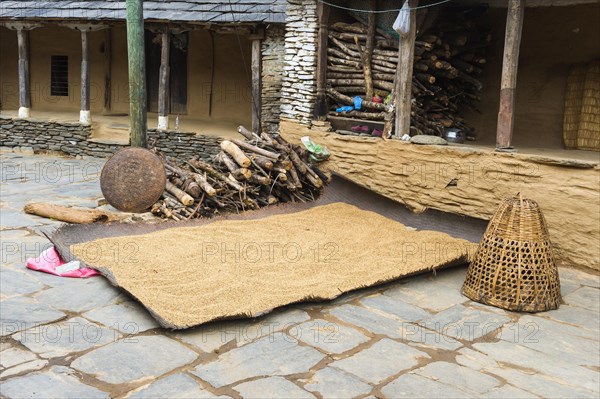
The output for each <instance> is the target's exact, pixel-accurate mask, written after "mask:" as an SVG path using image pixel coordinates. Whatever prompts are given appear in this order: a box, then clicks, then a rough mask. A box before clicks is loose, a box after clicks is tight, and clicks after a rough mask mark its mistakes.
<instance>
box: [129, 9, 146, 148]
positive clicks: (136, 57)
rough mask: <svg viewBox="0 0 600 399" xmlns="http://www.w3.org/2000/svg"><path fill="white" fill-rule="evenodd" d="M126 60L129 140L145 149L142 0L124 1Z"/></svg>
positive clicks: (144, 71) (144, 69)
mask: <svg viewBox="0 0 600 399" xmlns="http://www.w3.org/2000/svg"><path fill="white" fill-rule="evenodd" d="M125 5H126V7H127V59H128V62H129V114H130V125H131V128H130V129H131V130H130V140H131V145H132V146H135V147H143V148H145V147H147V145H148V143H147V138H146V135H147V130H148V121H147V119H146V118H147V115H146V109H147V104H146V64H145V51H144V10H143V7H142V0H126V3H125Z"/></svg>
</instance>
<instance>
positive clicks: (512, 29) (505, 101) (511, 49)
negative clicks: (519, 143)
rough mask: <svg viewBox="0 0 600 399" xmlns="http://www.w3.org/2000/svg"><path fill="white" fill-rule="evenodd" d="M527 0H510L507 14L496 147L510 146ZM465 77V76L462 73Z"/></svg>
mask: <svg viewBox="0 0 600 399" xmlns="http://www.w3.org/2000/svg"><path fill="white" fill-rule="evenodd" d="M524 13H525V0H510V1H509V3H508V10H507V16H506V36H505V40H504V58H503V61H502V80H501V83H500V107H499V110H498V127H497V131H496V148H500V149H501V148H509V147H510V146H511V144H512V135H513V130H514V122H515V113H514V106H515V93H516V87H517V70H518V66H519V47H520V45H521V32H522V29H523V15H524ZM461 77H462V78H463V79H464V77H463V76H462V75H461Z"/></svg>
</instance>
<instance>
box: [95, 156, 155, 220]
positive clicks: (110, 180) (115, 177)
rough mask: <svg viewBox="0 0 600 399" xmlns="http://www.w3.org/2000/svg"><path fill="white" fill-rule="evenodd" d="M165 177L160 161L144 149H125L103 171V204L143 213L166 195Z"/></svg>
mask: <svg viewBox="0 0 600 399" xmlns="http://www.w3.org/2000/svg"><path fill="white" fill-rule="evenodd" d="M166 183H167V176H166V173H165V167H164V165H163V163H162V161H161V160H160V158H159V157H158V156H157V155H156V154H154V153H153V152H151V151H149V150H146V149H144V148H135V147H129V148H124V149H122V150H120V151H119V152H117V153H116V154H115V155H113V156H112V157H111V158H110V159H109V160H108V161H107V162H106V164H105V165H104V168H102V174H101V175H100V188H101V190H102V194H103V195H104V198H105V199H106V201H108V203H109V204H111V205H112V206H113V207H115V208H116V209H118V210H120V211H124V212H143V211H145V210H146V209H148V208H150V207H151V206H152V205H153V204H154V203H155V202H156V201H158V200H159V198H160V196H161V195H162V193H163V192H164V191H165V185H166Z"/></svg>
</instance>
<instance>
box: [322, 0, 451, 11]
mask: <svg viewBox="0 0 600 399" xmlns="http://www.w3.org/2000/svg"><path fill="white" fill-rule="evenodd" d="M450 1H452V0H442V1H439V2H437V3H433V4H427V5H424V6H417V7H412V8H409V10H420V9H422V8H429V7H435V6H439V5H440V4H444V3H448V2H450ZM319 2H320V3H323V4H326V5H328V6H330V7H334V8H340V9H342V10H346V11H356V12H364V13H365V14H383V13H386V12H399V11H402V9H401V8H392V9H389V10H364V9H363V10H361V9H359V8H350V7H344V6H339V5H337V4H333V3H329V2H327V1H325V0H319Z"/></svg>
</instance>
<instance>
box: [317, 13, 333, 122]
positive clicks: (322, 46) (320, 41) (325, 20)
mask: <svg viewBox="0 0 600 399" xmlns="http://www.w3.org/2000/svg"><path fill="white" fill-rule="evenodd" d="M329 11H330V7H329V6H328V5H327V4H325V3H323V2H320V1H319V2H318V3H317V15H318V17H319V33H318V38H317V73H316V80H317V82H316V83H317V95H316V98H315V109H314V118H315V119H316V120H326V119H327V112H328V111H329V107H328V105H327V90H326V89H327V36H328V34H329V28H328V24H329Z"/></svg>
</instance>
